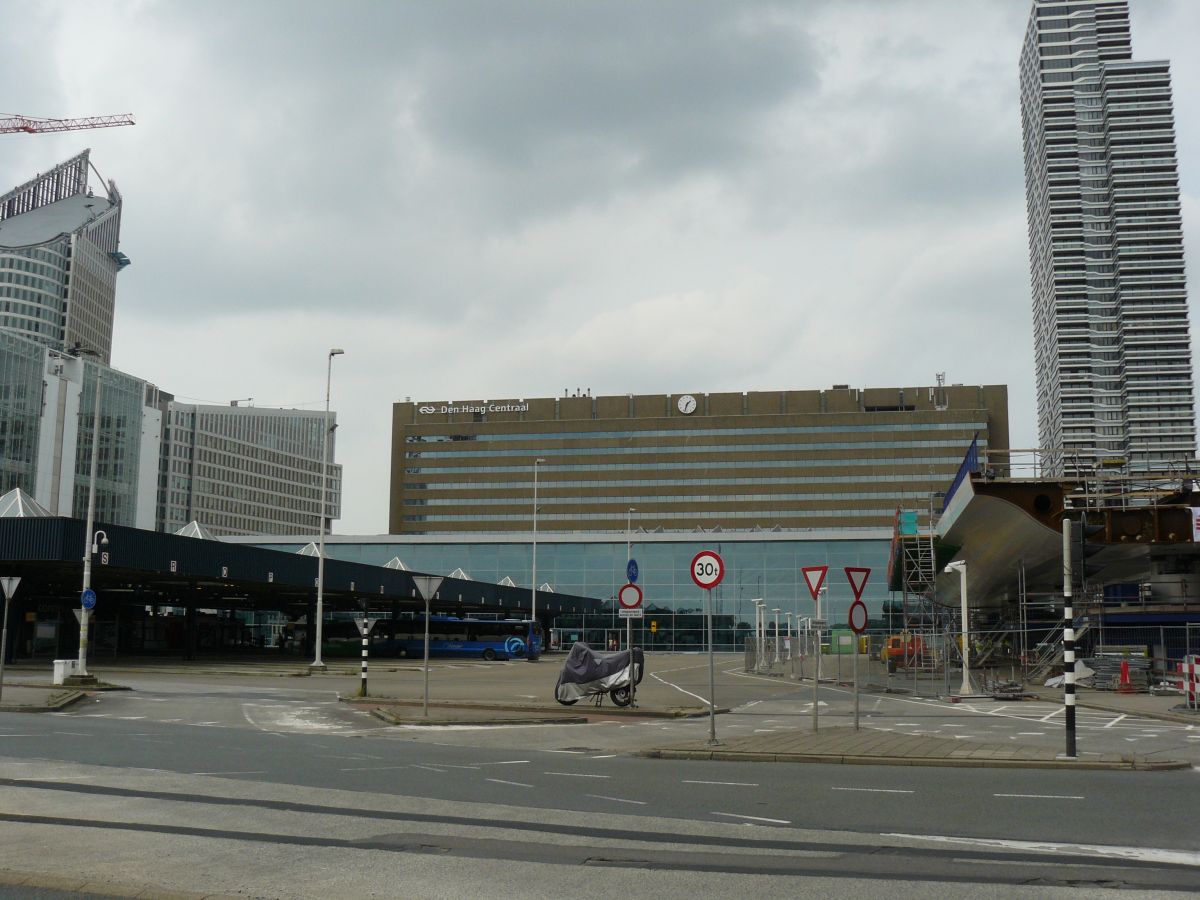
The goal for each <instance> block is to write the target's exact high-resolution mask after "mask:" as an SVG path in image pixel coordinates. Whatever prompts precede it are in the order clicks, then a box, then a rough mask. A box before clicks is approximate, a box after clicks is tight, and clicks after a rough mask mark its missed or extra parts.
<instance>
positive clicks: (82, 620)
mask: <svg viewBox="0 0 1200 900" xmlns="http://www.w3.org/2000/svg"><path fill="white" fill-rule="evenodd" d="M102 377H103V375H102V372H101V370H100V367H99V366H97V367H96V401H95V404H94V406H93V408H92V464H91V473H90V474H89V476H88V504H87V525H86V526H85V529H84V533H83V587H82V589H81V591H80V594H79V671H78V673H77V674H79V675H81V676H86V675H87V673H88V670H87V651H88V618H89V617H90V616H91V612H92V610H91V607H92V606H94V605H95V598H94V596H93V595H92V554H94V553H95V552H96V550H97V544H96V538H97V537H99V536H101V535H103V538H104V546H107V545H108V535H107V534H105V533H104V532H103V531H97V532H96V533H95V534H93V533H92V524H93V522H94V521H95V519H96V466H97V463H98V460H99V458H100V456H99V451H100V388H101V387H102Z"/></svg>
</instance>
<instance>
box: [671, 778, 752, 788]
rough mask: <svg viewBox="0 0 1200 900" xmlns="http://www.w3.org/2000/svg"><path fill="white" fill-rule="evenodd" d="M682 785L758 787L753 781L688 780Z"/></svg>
mask: <svg viewBox="0 0 1200 900" xmlns="http://www.w3.org/2000/svg"><path fill="white" fill-rule="evenodd" d="M682 783H683V784H723V785H728V786H729V787H758V785H757V784H755V783H754V782H752V781H688V780H687V779H684V780H683V782H682Z"/></svg>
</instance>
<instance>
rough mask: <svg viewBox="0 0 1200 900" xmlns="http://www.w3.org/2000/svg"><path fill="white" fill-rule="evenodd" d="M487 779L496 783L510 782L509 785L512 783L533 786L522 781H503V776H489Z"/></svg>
mask: <svg viewBox="0 0 1200 900" xmlns="http://www.w3.org/2000/svg"><path fill="white" fill-rule="evenodd" d="M488 781H491V782H494V783H496V784H511V785H513V787H527V788H531V787H533V785H532V784H526V783H525V782H523V781H505V780H504V779H503V778H489V779H488Z"/></svg>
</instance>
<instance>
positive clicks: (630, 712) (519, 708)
mask: <svg viewBox="0 0 1200 900" xmlns="http://www.w3.org/2000/svg"><path fill="white" fill-rule="evenodd" d="M338 700H339V701H340V702H342V703H368V704H370V703H374V704H379V705H382V706H421V705H422V704H423V702H424V701H422V700H412V699H407V698H401V697H373V696H366V697H358V696H355V695H348V696H343V695H341V694H339V695H338ZM430 706H431V707H434V706H436V707H439V708H441V709H464V710H466V709H477V710H486V711H491V712H515V713H531V712H536V713H543V714H554V713H558V714H559V715H564V713H559V712H558V707H551V706H539V705H537V704H533V703H486V702H483V701H475V700H439V701H437V702H436V703H430ZM566 708H568V709H569V708H570V707H566ZM586 709H587V710H588V712H587V715H591V716H620V717H628V718H634V719H694V718H699V717H701V716H707V715H708V714H709V713H708V710H707V709H704V710H700V709H691V708H688V707H669V708H667V709H646V708H644V707H632V708H630V707H620V706H598V707H591V706H589V707H586ZM729 711H730V710H729V709H728V708H725V707H720V706H719V707H717V712H718V713H727V712H729ZM587 715H584V713H583V710H580V711H579V712H576V713H575V714H574V716H573V717H572V718H581V719H583V720H584V721H587Z"/></svg>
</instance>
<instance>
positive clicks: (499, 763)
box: [480, 759, 529, 766]
mask: <svg viewBox="0 0 1200 900" xmlns="http://www.w3.org/2000/svg"><path fill="white" fill-rule="evenodd" d="M528 764H529V760H527V759H502V760H499V761H497V762H485V763H480V765H481V766H523V765H528Z"/></svg>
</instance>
